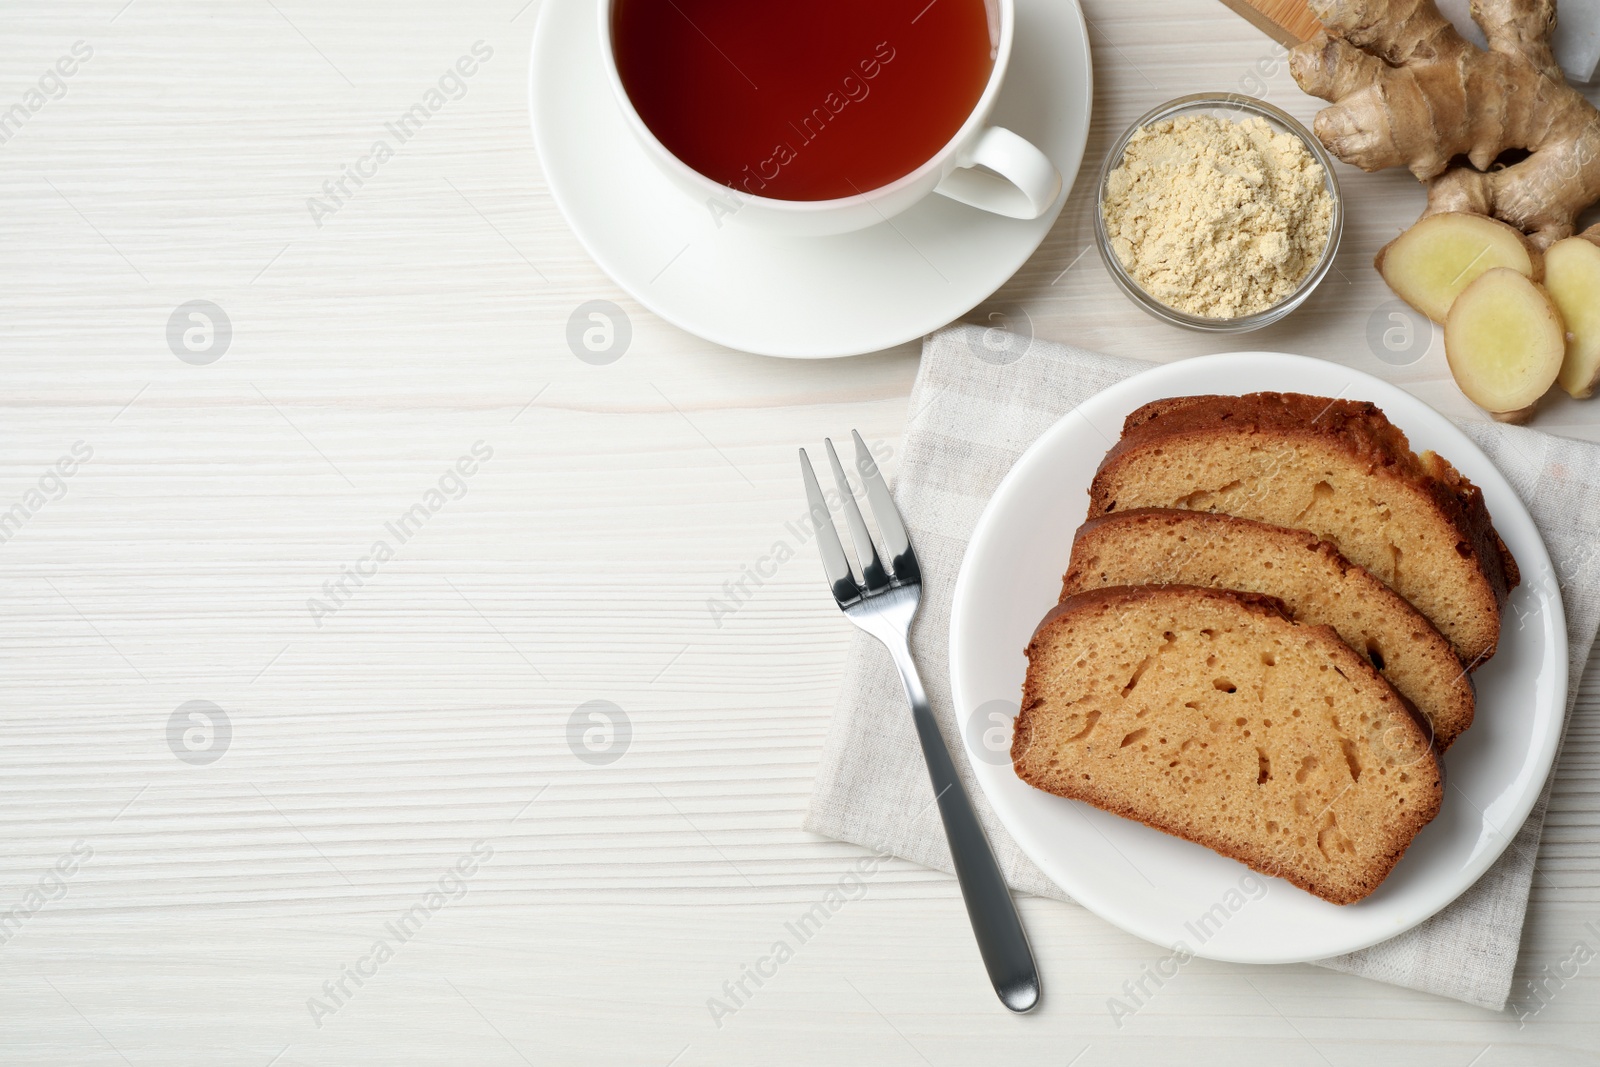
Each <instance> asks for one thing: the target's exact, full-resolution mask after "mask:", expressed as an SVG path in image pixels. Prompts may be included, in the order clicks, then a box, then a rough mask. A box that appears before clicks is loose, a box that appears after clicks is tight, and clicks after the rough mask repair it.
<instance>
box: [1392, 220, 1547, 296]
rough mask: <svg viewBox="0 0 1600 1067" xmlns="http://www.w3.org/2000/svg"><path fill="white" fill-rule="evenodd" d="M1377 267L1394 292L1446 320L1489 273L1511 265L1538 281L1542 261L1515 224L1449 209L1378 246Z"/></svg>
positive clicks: (1518, 271)
mask: <svg viewBox="0 0 1600 1067" xmlns="http://www.w3.org/2000/svg"><path fill="white" fill-rule="evenodd" d="M1373 265H1374V266H1376V267H1377V268H1378V273H1379V274H1382V275H1383V280H1384V281H1386V282H1388V283H1389V288H1391V289H1393V290H1394V291H1395V295H1396V296H1398V297H1400V299H1402V300H1404V301H1405V302H1406V303H1408V304H1410V305H1411V306H1412V307H1414V308H1416V309H1417V310H1418V311H1420V312H1422V313H1423V314H1424V315H1426V316H1428V318H1430V319H1432V320H1433V321H1434V322H1444V321H1445V318H1446V317H1447V316H1448V315H1449V314H1450V305H1451V304H1452V303H1453V302H1454V301H1455V298H1456V297H1457V296H1459V295H1460V294H1461V292H1462V291H1463V290H1464V289H1466V288H1467V286H1469V285H1471V284H1472V283H1473V282H1475V281H1477V280H1478V278H1480V277H1482V276H1483V274H1484V273H1485V272H1486V271H1490V270H1493V269H1495V268H1496V267H1508V268H1510V269H1511V270H1514V271H1516V272H1517V273H1518V274H1521V275H1523V276H1525V277H1528V278H1531V279H1533V280H1534V281H1538V280H1539V268H1540V261H1539V255H1538V252H1537V250H1535V249H1534V248H1533V246H1532V244H1530V243H1529V241H1528V239H1527V238H1526V237H1524V236H1522V233H1521V232H1520V231H1519V230H1517V229H1515V228H1514V227H1511V226H1507V225H1506V224H1505V223H1503V222H1500V221H1497V220H1495V219H1491V218H1489V217H1488V216H1487V215H1469V214H1467V213H1465V212H1455V211H1450V212H1445V213H1443V214H1439V215H1429V216H1428V217H1426V218H1424V219H1421V220H1419V221H1418V222H1417V223H1416V224H1415V225H1413V226H1412V227H1411V228H1410V229H1409V230H1407V231H1405V232H1404V233H1402V234H1401V235H1400V236H1399V237H1396V238H1395V239H1394V240H1392V241H1390V242H1389V243H1388V244H1386V245H1384V246H1383V248H1381V249H1379V250H1378V257H1377V259H1375V260H1374V261H1373Z"/></svg>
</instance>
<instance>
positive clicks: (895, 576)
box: [800, 430, 922, 607]
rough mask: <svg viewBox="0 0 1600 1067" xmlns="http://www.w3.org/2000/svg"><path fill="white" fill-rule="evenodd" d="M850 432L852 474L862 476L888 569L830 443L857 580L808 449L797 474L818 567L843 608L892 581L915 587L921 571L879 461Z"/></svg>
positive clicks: (802, 454)
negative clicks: (819, 555)
mask: <svg viewBox="0 0 1600 1067" xmlns="http://www.w3.org/2000/svg"><path fill="white" fill-rule="evenodd" d="M850 436H851V437H853V438H854V439H855V443H856V462H855V467H856V473H857V474H858V475H859V476H860V478H861V485H862V488H863V489H864V490H865V491H866V496H867V503H868V504H869V505H870V506H871V508H872V518H873V521H874V522H875V523H877V526H878V535H879V539H880V541H881V543H882V546H883V549H884V555H885V556H887V557H888V560H889V563H888V567H887V568H885V566H884V563H883V562H882V560H881V559H880V558H879V556H878V549H877V546H876V545H874V544H873V541H872V535H871V533H870V532H869V531H868V530H867V524H866V521H865V520H864V519H863V518H862V517H861V509H860V508H859V507H857V506H856V495H855V491H854V489H853V488H852V487H851V485H850V479H849V478H847V477H846V476H845V472H844V467H843V466H842V465H840V463H839V454H838V453H837V452H835V451H834V449H833V441H832V440H831V439H829V440H827V441H826V444H827V448H828V464H829V466H831V467H832V468H833V480H834V482H835V484H837V485H838V487H839V497H840V500H841V506H842V508H843V510H844V518H845V525H846V526H847V527H849V529H850V540H851V541H852V542H853V543H854V545H855V550H856V559H857V560H858V561H859V565H860V576H861V577H860V580H859V583H858V581H857V579H856V577H855V575H854V574H853V573H852V572H851V569H850V562H849V560H848V559H847V558H846V557H845V554H844V545H843V544H842V543H840V541H839V533H838V531H837V530H836V529H835V528H834V525H833V519H832V517H831V516H830V515H829V512H828V502H827V500H826V498H825V497H824V496H823V495H822V489H821V487H820V486H818V485H817V476H816V473H815V471H813V470H812V468H811V459H810V457H808V456H807V455H806V450H805V449H803V448H802V449H801V450H800V476H801V478H802V480H804V482H805V484H806V500H807V501H808V502H809V503H810V505H811V524H812V526H813V527H814V528H815V529H816V531H817V548H818V550H819V551H820V552H821V553H822V569H823V571H824V572H825V573H826V574H827V576H828V583H829V584H830V585H831V586H832V587H833V596H834V599H835V600H837V601H838V602H839V604H840V606H841V607H842V606H844V605H845V604H847V603H850V602H852V601H854V600H857V599H859V598H861V597H864V596H872V595H874V594H876V593H881V592H883V591H884V590H886V589H889V588H890V587H892V586H895V585H914V584H917V583H918V582H920V581H921V578H922V576H921V572H920V571H919V570H918V568H917V558H916V556H915V555H914V554H913V553H912V551H911V541H910V539H909V538H907V537H906V528H905V524H904V523H903V522H901V520H900V510H899V509H898V508H896V507H895V504H894V498H893V497H892V496H890V495H889V487H888V486H887V485H886V484H884V481H883V475H881V474H879V473H878V465H877V464H876V463H875V462H873V459H872V453H871V452H870V451H868V450H867V445H866V442H865V441H863V440H861V434H859V433H857V432H856V431H855V430H851V431H850Z"/></svg>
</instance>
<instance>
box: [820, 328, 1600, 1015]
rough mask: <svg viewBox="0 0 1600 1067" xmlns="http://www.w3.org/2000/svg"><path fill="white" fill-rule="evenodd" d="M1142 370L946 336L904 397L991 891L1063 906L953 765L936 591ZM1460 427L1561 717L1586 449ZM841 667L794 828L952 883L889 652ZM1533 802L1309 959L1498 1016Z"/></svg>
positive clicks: (1512, 432)
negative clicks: (1539, 617) (1517, 564)
mask: <svg viewBox="0 0 1600 1067" xmlns="http://www.w3.org/2000/svg"><path fill="white" fill-rule="evenodd" d="M1151 366H1152V364H1149V363H1145V362H1142V361H1139V360H1131V359H1122V358H1117V357H1112V356H1105V355H1101V354H1099V353H1095V352H1090V351H1085V350H1084V349H1080V348H1074V347H1071V346H1068V345H1061V344H1054V343H1049V342H1044V341H1039V340H1034V339H1031V338H1026V337H1022V336H1019V335H1016V334H1009V333H1005V332H1003V331H999V330H993V329H990V330H985V329H982V328H980V327H976V326H966V325H959V326H953V327H950V328H948V329H945V330H942V331H940V332H939V333H936V334H933V335H932V336H930V337H929V338H928V339H927V340H926V341H925V342H924V345H923V351H922V363H921V367H920V369H919V370H918V373H917V380H916V384H915V385H914V386H913V387H912V391H911V418H910V420H909V423H908V425H907V429H906V435H905V441H904V443H903V446H902V450H901V459H900V469H899V474H898V477H897V479H896V484H895V489H894V494H895V499H896V501H897V502H898V503H899V505H900V511H901V513H902V514H903V515H904V517H905V521H906V527H907V529H908V530H909V532H910V535H911V540H912V542H913V544H914V545H915V546H916V550H917V559H918V562H919V563H920V564H921V567H922V577H923V596H922V609H921V612H920V614H919V615H918V616H917V621H916V624H915V626H914V627H913V630H912V635H911V649H912V652H913V653H914V654H915V656H916V659H917V663H918V664H919V666H920V667H921V670H922V677H923V681H924V683H925V685H926V687H927V691H928V697H929V699H930V701H931V702H932V704H933V710H934V714H935V715H936V716H937V717H938V719H939V722H940V726H941V728H942V729H943V730H944V735H945V739H946V741H947V742H948V744H949V746H950V749H951V751H952V752H953V753H954V754H955V757H956V761H957V764H958V766H959V767H960V768H961V772H962V777H963V780H964V782H965V784H966V786H967V790H968V792H969V793H970V794H971V795H972V798H973V802H974V803H975V804H976V805H977V807H978V813H979V816H980V818H982V820H983V823H984V828H985V829H986V830H987V831H988V834H989V840H990V841H991V842H992V843H993V845H994V851H995V855H996V857H997V858H998V859H999V861H1000V868H1001V870H1002V871H1004V872H1005V876H1006V880H1007V881H1008V882H1010V884H1011V885H1012V887H1013V888H1015V889H1017V890H1020V891H1022V892H1025V893H1034V894H1037V895H1040V896H1047V897H1054V898H1056V899H1058V900H1067V899H1068V897H1067V896H1066V894H1064V893H1063V892H1062V891H1061V889H1060V887H1058V886H1057V885H1055V883H1053V882H1051V881H1050V879H1048V878H1047V877H1045V875H1044V873H1043V872H1042V871H1040V870H1039V868H1038V867H1036V866H1034V864H1033V863H1032V861H1030V860H1029V859H1028V858H1027V856H1025V855H1024V854H1023V852H1022V850H1021V849H1020V848H1019V847H1018V846H1017V843H1016V842H1015V841H1013V840H1012V839H1011V837H1010V835H1009V834H1007V833H1006V831H1005V829H1004V828H1003V827H1002V826H1001V825H1000V823H999V821H998V820H997V819H996V818H995V816H994V813H993V811H991V810H990V808H989V806H988V804H987V802H986V800H985V799H984V796H983V793H982V791H981V790H980V789H979V788H978V787H977V783H976V781H975V780H974V779H973V777H972V773H971V770H970V769H969V768H968V767H967V765H966V761H965V759H964V756H963V753H964V751H965V746H964V745H963V744H962V740H961V729H960V726H959V725H958V723H957V720H956V715H955V710H954V707H953V705H952V702H951V694H950V681H949V655H948V643H949V633H950V602H951V595H952V593H953V591H954V587H955V578H956V572H957V571H958V570H959V568H960V566H961V559H962V556H963V554H964V553H965V552H966V548H967V540H968V538H969V537H970V536H971V534H972V529H973V527H974V526H975V525H976V523H977V519H978V516H979V515H980V514H981V513H982V511H983V509H984V506H985V505H986V504H987V503H988V501H989V498H990V496H991V495H992V494H993V492H994V490H995V488H996V486H998V485H999V483H1000V479H1001V478H1002V477H1004V476H1005V474H1006V472H1007V471H1009V470H1010V469H1011V466H1012V464H1013V463H1015V462H1016V460H1017V458H1018V457H1019V456H1021V455H1022V453H1023V451H1024V450H1025V449H1026V448H1027V447H1028V446H1029V445H1031V444H1032V443H1033V442H1034V440H1035V439H1036V438H1037V437H1039V435H1040V434H1042V433H1043V432H1044V431H1045V430H1046V429H1048V428H1049V427H1050V426H1051V425H1052V424H1053V423H1054V422H1055V421H1056V420H1057V419H1058V418H1060V417H1061V416H1062V415H1063V414H1064V413H1066V412H1068V411H1070V410H1072V409H1073V408H1074V407H1076V406H1077V405H1079V404H1080V403H1082V402H1083V401H1085V400H1087V399H1088V398H1089V397H1091V396H1093V395H1094V394H1096V393H1098V392H1099V391H1101V390H1102V389H1104V388H1106V387H1107V386H1109V385H1112V384H1114V383H1115V382H1119V381H1121V380H1122V379H1124V378H1127V377H1129V376H1130V375H1133V374H1137V373H1139V372H1140V371H1143V370H1147V369H1149V368H1150V367H1151ZM1464 429H1465V431H1466V433H1467V434H1468V435H1469V436H1470V437H1471V438H1472V439H1473V440H1474V441H1475V442H1476V443H1477V445H1478V447H1480V448H1482V449H1483V450H1484V452H1485V453H1487V454H1488V456H1489V458H1490V459H1491V460H1493V461H1494V463H1495V465H1496V466H1498V467H1499V469H1500V470H1501V472H1502V473H1503V474H1504V475H1505V476H1506V479H1507V480H1508V481H1509V482H1510V483H1511V485H1512V487H1513V488H1514V489H1515V490H1516V492H1517V495H1518V496H1519V497H1520V498H1521V499H1522V502H1523V503H1524V504H1525V505H1526V506H1527V508H1528V510H1529V512H1530V513H1531V514H1532V515H1533V519H1534V522H1535V523H1536V524H1537V525H1538V527H1539V531H1540V533H1541V534H1542V535H1543V537H1544V541H1545V545H1546V547H1547V548H1548V549H1549V551H1550V557H1551V559H1552V560H1553V561H1554V562H1555V566H1556V571H1557V576H1558V579H1559V581H1560V582H1561V586H1562V598H1563V601H1564V603H1565V606H1566V612H1567V632H1568V637H1569V640H1570V644H1571V648H1570V654H1571V655H1570V666H1571V673H1570V679H1571V682H1570V686H1569V689H1568V697H1567V714H1568V717H1569V718H1570V716H1571V712H1572V704H1573V701H1574V700H1575V698H1576V694H1577V691H1578V682H1579V679H1580V678H1581V677H1582V674H1583V669H1584V666H1585V664H1586V663H1587V662H1588V659H1589V650H1590V648H1591V646H1592V645H1593V644H1594V640H1595V629H1596V625H1597V623H1600V548H1597V543H1596V540H1595V515H1596V514H1597V512H1600V445H1594V444H1590V443H1587V442H1582V441H1573V440H1569V439H1567V438H1562V437H1555V436H1552V435H1550V434H1546V433H1540V432H1538V431H1535V430H1529V429H1525V428H1522V427H1517V426H1505V425H1499V424H1495V423H1482V424H1472V425H1468V426H1465V427H1464ZM847 656H848V658H847V661H846V667H845V674H844V684H843V685H842V686H841V687H840V692H839V697H838V701H837V703H836V704H835V706H834V713H833V720H832V725H831V727H830V729H829V731H828V738H827V742H826V744H825V746H824V748H823V753H822V759H821V764H820V768H819V770H818V773H817V779H816V784H815V787H814V791H813V793H812V797H811V805H810V809H809V810H808V812H807V814H806V819H805V828H806V829H807V830H810V831H812V832H814V833H818V834H823V835H825V836H828V837H832V838H837V839H839V840H844V841H852V842H856V843H858V844H863V845H868V846H870V847H874V848H879V849H885V850H887V851H889V852H892V853H894V854H895V855H897V856H900V857H902V858H904V859H908V860H911V861H913V862H915V863H919V864H922V865H924V866H927V867H932V868H936V869H938V870H942V871H950V870H951V869H952V868H951V863H950V853H949V849H948V847H947V845H946V844H945V839H944V834H943V831H942V829H941V826H940V823H939V820H938V819H937V818H936V817H934V816H933V814H932V813H931V812H930V809H929V805H928V796H927V793H928V779H927V773H926V771H925V770H924V768H923V764H922V755H921V752H920V751H919V749H918V747H917V741H916V737H915V735H914V732H913V730H912V729H911V720H910V717H909V716H908V715H907V713H906V708H905V696H904V694H903V693H902V692H901V689H900V683H899V681H898V679H897V677H896V675H895V671H894V669H893V665H892V664H891V662H890V660H889V656H888V653H887V652H885V651H884V649H883V647H882V646H881V645H879V644H878V642H877V641H875V640H873V639H872V638H870V637H868V636H867V635H865V634H862V633H859V632H857V633H853V634H852V640H851V644H850V647H849V652H848V654H847ZM1558 768H1559V763H1558ZM1551 779H1552V781H1553V780H1554V774H1552V775H1551ZM1549 796H1550V782H1546V783H1545V787H1544V790H1543V792H1542V793H1541V794H1540V797H1539V800H1538V803H1537V804H1535V805H1534V808H1533V812H1532V813H1531V814H1530V815H1529V816H1528V820H1527V822H1526V823H1524V824H1523V826H1522V828H1521V830H1520V831H1519V832H1518V833H1517V835H1516V838H1515V839H1514V840H1513V841H1512V843H1511V845H1510V847H1508V848H1507V849H1506V851H1505V853H1504V854H1503V855H1502V856H1501V857H1500V859H1499V860H1498V861H1497V862H1496V863H1495V864H1494V866H1492V867H1490V868H1489V870H1488V872H1487V873H1486V874H1485V875H1484V876H1483V877H1482V878H1481V879H1479V880H1478V882H1477V884H1475V885H1474V886H1473V887H1472V888H1471V889H1469V890H1467V892H1466V893H1465V894H1463V895H1462V896H1461V897H1460V898H1459V899H1457V900H1456V901H1455V902H1454V903H1453V904H1451V905H1450V906H1449V907H1447V908H1446V909H1444V910H1443V911H1442V912H1440V913H1439V914H1438V915H1435V916H1434V917H1433V918H1431V919H1429V920H1428V921H1427V922H1425V923H1423V924H1422V925H1420V926H1418V927H1416V928H1414V929H1412V930H1410V931H1408V932H1406V933H1404V934H1401V935H1399V936H1397V937H1394V938H1391V939H1390V940H1388V941H1384V942H1382V943H1380V944H1377V945H1374V946H1372V947H1371V948H1367V949H1363V950H1361V951H1360V952H1353V953H1350V954H1349V955H1345V956H1336V957H1334V958H1332V959H1326V960H1322V961H1319V965H1320V966H1323V967H1328V968H1331V969H1333V970H1338V971H1345V972H1348V973H1350V974H1357V975H1361V976H1363V977H1366V978H1373V979H1376V980H1378V981H1381V982H1390V983H1393V984H1395V985H1400V986H1407V987H1409V988H1412V989H1420V990H1423V991H1426V992H1429V993H1436V994H1439V995H1441V996H1447V997H1454V998H1456V999H1458V1000H1463V1001H1466V1002H1468V1003H1470V1004H1477V1005H1480V1006H1482V1007H1486V1008H1491V1009H1493V1010H1496V1011H1499V1010H1502V1009H1503V1008H1504V1007H1505V1003H1506V999H1507V997H1508V995H1509V993H1510V989H1511V981H1512V974H1513V970H1514V968H1515V966H1516V960H1517V948H1518V944H1519V941H1520V939H1521V933H1522V921H1523V916H1524V914H1525V913H1526V911H1527V906H1528V893H1529V889H1530V887H1531V884H1532V880H1533V873H1534V863H1535V861H1536V859H1537V857H1538V851H1539V837H1540V833H1541V831H1542V830H1543V828H1544V819H1545V810H1546V805H1547V803H1548V800H1549Z"/></svg>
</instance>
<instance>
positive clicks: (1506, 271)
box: [1444, 267, 1566, 422]
mask: <svg viewBox="0 0 1600 1067" xmlns="http://www.w3.org/2000/svg"><path fill="white" fill-rule="evenodd" d="M1444 354H1445V358H1446V359H1448V360H1449V361H1450V373H1452V374H1453V375H1455V379H1456V384H1457V385H1459V386H1461V391H1462V392H1463V393H1465V394H1467V399H1468V400H1471V401H1472V402H1473V403H1474V404H1477V405H1478V406H1479V407H1481V408H1483V409H1484V410H1485V411H1487V412H1489V414H1491V415H1493V416H1494V417H1495V418H1496V419H1499V420H1501V421H1502V422H1522V421H1523V420H1524V419H1526V418H1527V417H1528V416H1529V415H1531V414H1532V413H1533V408H1534V405H1535V404H1537V403H1538V402H1539V398H1540V397H1542V396H1544V394H1545V393H1547V392H1549V391H1550V385H1551V383H1553V382H1554V381H1555V380H1556V374H1557V373H1558V372H1559V371H1560V370H1561V362H1562V359H1563V357H1564V356H1565V354H1566V331H1565V329H1564V327H1563V325H1562V321H1561V313H1560V312H1559V311H1557V310H1556V306H1555V304H1554V303H1552V302H1551V300H1550V297H1549V295H1548V294H1547V293H1546V292H1545V290H1544V288H1543V287H1542V286H1540V285H1538V284H1537V283H1535V282H1532V281H1529V280H1528V279H1527V278H1526V277H1524V276H1523V275H1521V274H1519V273H1517V272H1516V271H1514V270H1512V269H1510V268H1509V267H1495V268H1494V269H1493V270H1489V271H1485V272H1484V273H1483V274H1482V275H1480V276H1479V277H1478V280H1477V281H1475V282H1473V283H1472V284H1471V285H1469V286H1467V287H1466V289H1464V290H1463V291H1462V293H1461V295H1460V296H1458V297H1456V299H1455V303H1453V304H1452V305H1451V306H1450V315H1449V317H1448V318H1446V319H1445V324H1444Z"/></svg>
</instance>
